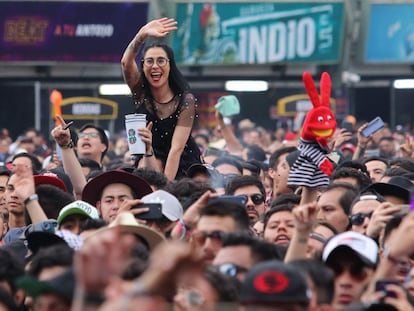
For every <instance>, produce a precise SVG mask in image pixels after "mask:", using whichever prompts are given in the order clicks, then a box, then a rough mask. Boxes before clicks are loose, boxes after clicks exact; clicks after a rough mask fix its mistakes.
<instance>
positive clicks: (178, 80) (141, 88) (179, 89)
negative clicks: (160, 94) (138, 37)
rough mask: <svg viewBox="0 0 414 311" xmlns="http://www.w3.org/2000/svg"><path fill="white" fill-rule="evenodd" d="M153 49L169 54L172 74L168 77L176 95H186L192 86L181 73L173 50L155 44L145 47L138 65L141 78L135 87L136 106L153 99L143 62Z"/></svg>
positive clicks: (163, 45) (164, 45)
mask: <svg viewBox="0 0 414 311" xmlns="http://www.w3.org/2000/svg"><path fill="white" fill-rule="evenodd" d="M152 48H161V49H163V50H164V51H165V53H166V54H167V57H168V59H169V60H170V73H169V76H168V85H169V86H170V88H171V89H172V91H173V92H174V94H175V95H178V94H184V93H187V92H189V90H190V86H189V84H188V82H187V81H186V80H185V78H184V76H183V74H182V73H181V72H180V70H179V69H178V67H177V64H176V62H175V58H174V52H173V50H172V49H171V48H170V47H169V46H168V45H166V44H159V43H153V44H151V45H148V46H146V47H145V49H144V50H143V52H142V54H141V55H142V59H140V61H139V63H138V70H139V73H140V78H139V81H138V83H137V85H136V87H135V90H134V94H133V96H134V100H135V105H137V104H138V105H141V103H142V101H143V100H144V99H148V98H150V99H152V97H153V96H152V93H151V88H150V85H149V83H148V80H147V78H146V77H145V75H144V71H143V61H142V60H143V57H144V56H145V54H146V53H147V51H148V50H149V49H152Z"/></svg>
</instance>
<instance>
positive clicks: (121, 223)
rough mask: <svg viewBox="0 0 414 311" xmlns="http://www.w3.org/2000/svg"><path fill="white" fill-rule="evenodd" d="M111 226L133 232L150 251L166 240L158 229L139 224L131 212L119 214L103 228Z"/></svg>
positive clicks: (106, 228)
mask: <svg viewBox="0 0 414 311" xmlns="http://www.w3.org/2000/svg"><path fill="white" fill-rule="evenodd" d="M110 228H120V229H121V231H123V232H127V233H132V234H134V235H136V236H138V237H139V238H140V239H141V240H142V242H143V244H144V245H145V246H147V247H148V249H149V250H150V251H151V250H153V249H154V248H155V247H156V246H157V245H158V244H159V243H161V242H162V241H164V240H165V238H164V236H162V235H161V234H160V233H158V232H157V231H155V230H153V229H151V228H150V227H148V226H144V225H140V224H138V222H137V220H136V219H135V217H134V215H132V214H131V213H129V212H123V213H120V214H118V216H117V217H116V218H115V220H114V221H113V222H111V223H110V224H109V226H108V227H105V228H103V229H102V230H108V229H110Z"/></svg>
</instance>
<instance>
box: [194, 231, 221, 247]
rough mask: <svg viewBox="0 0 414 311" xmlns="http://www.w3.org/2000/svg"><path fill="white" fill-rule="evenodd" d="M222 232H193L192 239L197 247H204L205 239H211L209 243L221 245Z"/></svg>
mask: <svg viewBox="0 0 414 311" xmlns="http://www.w3.org/2000/svg"><path fill="white" fill-rule="evenodd" d="M224 234H225V233H224V232H223V231H212V232H202V231H198V232H193V234H192V237H193V239H194V241H196V243H197V244H199V245H204V243H205V242H206V240H207V239H211V241H212V242H213V243H215V244H221V241H222V240H223V238H224Z"/></svg>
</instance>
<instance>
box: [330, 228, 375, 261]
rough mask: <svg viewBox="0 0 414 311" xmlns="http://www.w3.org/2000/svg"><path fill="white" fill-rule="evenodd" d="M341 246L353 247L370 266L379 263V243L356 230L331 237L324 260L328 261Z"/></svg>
mask: <svg viewBox="0 0 414 311" xmlns="http://www.w3.org/2000/svg"><path fill="white" fill-rule="evenodd" d="M340 246H343V247H348V248H350V249H352V250H353V251H354V252H355V253H356V254H357V255H358V256H359V257H360V258H361V259H362V261H364V262H365V263H366V264H368V265H369V266H376V265H377V263H378V245H377V243H375V241H374V240H373V239H371V238H369V237H367V236H365V235H362V234H360V233H358V232H354V231H346V232H343V233H340V234H338V235H336V236H334V237H333V238H331V239H330V240H329V241H328V243H327V244H326V245H325V247H324V249H323V253H322V260H323V261H325V262H326V261H327V260H328V258H329V256H330V255H331V254H332V253H333V251H334V250H336V249H337V248H338V247H340Z"/></svg>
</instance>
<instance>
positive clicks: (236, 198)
mask: <svg viewBox="0 0 414 311" xmlns="http://www.w3.org/2000/svg"><path fill="white" fill-rule="evenodd" d="M220 201H221V202H223V201H224V202H232V203H236V204H239V205H241V206H245V205H246V202H247V198H246V196H244V195H221V196H219V197H214V198H210V199H208V203H209V204H210V203H215V202H220Z"/></svg>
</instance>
